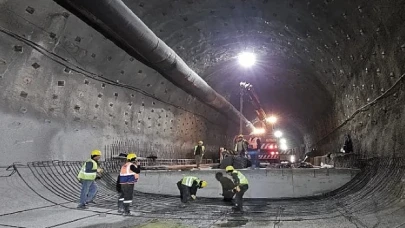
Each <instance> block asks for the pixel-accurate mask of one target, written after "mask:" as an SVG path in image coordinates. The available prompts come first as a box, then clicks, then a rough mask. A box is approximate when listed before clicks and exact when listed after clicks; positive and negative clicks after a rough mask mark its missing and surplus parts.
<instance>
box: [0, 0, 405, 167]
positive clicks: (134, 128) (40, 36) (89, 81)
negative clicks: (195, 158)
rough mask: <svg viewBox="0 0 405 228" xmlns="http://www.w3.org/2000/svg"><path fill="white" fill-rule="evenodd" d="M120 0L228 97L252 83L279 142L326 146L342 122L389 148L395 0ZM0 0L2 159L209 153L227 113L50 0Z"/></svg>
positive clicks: (398, 36) (400, 121) (397, 43)
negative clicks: (243, 63)
mask: <svg viewBox="0 0 405 228" xmlns="http://www.w3.org/2000/svg"><path fill="white" fill-rule="evenodd" d="M124 3H125V4H127V6H128V7H129V8H130V9H131V10H132V11H133V12H134V13H135V14H136V15H138V16H139V17H140V18H141V19H142V20H143V21H144V22H145V23H146V25H148V26H149V27H150V28H151V29H152V30H153V31H154V32H155V33H156V35H157V36H159V37H160V38H161V39H162V40H163V41H164V42H166V43H167V44H168V45H169V46H170V47H171V48H172V49H173V50H175V51H176V52H177V53H178V54H179V56H181V57H182V58H183V59H184V60H185V61H186V63H187V64H188V65H189V66H190V67H191V68H192V69H193V70H194V71H196V72H197V73H198V74H199V75H200V76H201V77H202V78H204V79H205V80H206V81H207V82H208V83H209V84H210V85H211V86H212V87H213V88H214V89H215V90H216V91H218V92H219V93H221V94H222V95H223V96H224V97H226V98H228V99H229V100H230V101H231V102H232V103H233V104H234V105H235V107H236V108H239V107H238V99H239V91H238V83H239V82H240V81H248V82H250V83H252V84H253V85H254V86H255V88H256V90H257V91H258V93H259V97H260V99H261V103H262V104H264V106H265V109H266V110H267V111H271V112H274V113H277V114H278V115H279V116H280V120H281V121H280V123H279V124H278V126H277V127H279V128H281V129H283V130H284V132H285V137H287V138H288V139H289V144H290V146H291V147H301V148H305V149H304V150H307V151H308V150H309V149H311V148H313V147H316V148H317V149H319V150H322V151H325V152H335V151H338V150H339V148H340V147H341V146H342V144H343V141H344V134H347V133H350V134H351V135H352V139H353V143H354V147H355V151H356V152H358V153H360V154H361V155H363V156H365V157H372V156H389V155H392V154H395V155H399V154H400V151H401V150H403V148H404V145H403V143H402V141H401V139H402V138H403V133H402V132H404V131H403V130H404V129H403V126H404V119H405V118H404V117H403V116H402V114H401V113H402V111H403V109H404V106H403V100H404V98H403V82H402V75H403V73H404V66H403V64H400V63H401V62H402V61H403V60H404V58H405V40H404V29H403V26H402V24H403V20H402V17H403V12H402V11H401V9H403V8H404V2H403V1H389V2H381V1H371V2H368V3H367V4H365V3H364V2H360V1H354V2H353V1H352V2H342V1H304V2H296V1H262V0H260V1H259V0H257V1H256V0H255V1H231V0H225V1H221V2H217V1H212V0H204V1H184V2H183V1H155V0H151V1H124ZM0 4H1V5H0V10H1V16H0V19H1V20H0V23H1V24H0V26H1V27H0V28H1V33H0V35H1V37H2V41H1V43H0V48H1V53H0V75H1V78H0V87H1V91H2V92H1V97H2V99H1V103H0V105H1V106H0V107H1V115H2V117H1V118H0V120H1V121H0V124H1V126H2V128H1V129H2V130H1V134H2V135H3V136H4V137H1V138H2V139H3V143H2V145H3V148H4V149H3V150H2V154H1V155H2V157H4V158H6V159H2V160H3V161H5V163H7V162H13V161H16V160H21V159H20V156H21V155H23V154H24V155H25V156H26V157H25V159H26V160H37V159H39V160H42V159H73V158H78V157H76V156H77V155H80V158H82V157H83V156H82V154H83V153H84V151H89V150H90V149H92V148H95V147H100V145H101V147H104V146H106V145H110V144H111V143H113V142H114V143H118V144H119V143H122V144H125V143H128V142H131V145H133V146H132V147H131V148H133V149H134V150H137V151H142V152H143V153H145V154H142V155H144V156H147V155H149V154H150V153H155V154H156V155H158V157H160V158H163V157H164V158H172V157H185V156H188V157H191V149H190V148H192V146H193V145H194V143H195V142H196V141H197V140H200V139H201V140H204V141H205V142H206V144H207V147H208V148H207V149H208V150H209V151H210V152H211V154H208V156H212V155H214V154H215V155H216V150H217V148H218V147H219V146H221V145H224V144H229V142H230V140H231V139H232V138H233V135H234V133H235V132H236V128H237V124H236V123H231V122H228V121H227V118H226V117H225V116H223V115H222V114H220V113H219V112H218V111H217V110H214V109H212V108H210V107H208V106H206V105H204V104H202V103H201V102H199V101H198V100H196V99H195V98H193V97H191V96H189V95H187V94H186V93H185V92H184V91H181V90H179V89H178V88H177V87H176V86H174V85H173V84H172V83H170V82H168V81H167V80H166V79H164V78H163V77H162V76H161V75H159V74H158V73H157V72H156V71H154V70H152V69H150V68H148V67H146V66H144V65H143V64H141V63H140V62H138V61H137V60H136V59H134V58H133V57H132V56H129V55H128V54H126V53H125V52H124V51H123V50H121V49H120V48H118V47H117V46H116V45H115V44H113V43H112V42H111V41H109V40H107V39H106V38H104V37H103V35H102V34H100V33H99V32H97V31H95V30H94V29H92V28H91V27H90V26H88V25H87V24H86V23H84V22H82V21H81V20H79V19H78V18H77V17H76V16H75V15H72V14H71V13H70V12H68V11H67V10H66V9H64V8H62V7H60V6H59V5H57V4H56V3H54V2H53V1H46V0H34V1H30V2H29V3H28V2H26V1H20V0H17V1H2V2H1V3H0ZM45 6H46V7H45ZM375 9H378V10H375ZM243 50H248V51H253V52H255V53H256V55H257V59H258V63H257V64H256V65H255V66H254V67H252V68H251V69H243V68H241V67H239V66H238V65H237V62H236V61H235V56H237V54H238V53H239V52H240V51H243ZM245 110H247V111H246V113H245V114H246V115H247V116H248V118H253V117H254V114H253V111H252V108H251V107H250V106H249V104H245ZM131 140H132V141H131ZM26 151H29V153H28V154H27V153H26Z"/></svg>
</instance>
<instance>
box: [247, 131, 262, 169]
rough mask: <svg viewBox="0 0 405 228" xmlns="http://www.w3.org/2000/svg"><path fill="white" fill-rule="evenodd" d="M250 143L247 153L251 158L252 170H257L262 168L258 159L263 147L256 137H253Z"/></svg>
mask: <svg viewBox="0 0 405 228" xmlns="http://www.w3.org/2000/svg"><path fill="white" fill-rule="evenodd" d="M248 142H249V145H248V149H247V151H248V154H249V156H250V161H251V162H252V169H255V168H256V167H258V168H260V163H259V161H258V159H257V158H258V154H259V153H260V147H261V142H260V138H259V137H257V136H255V135H251V137H250V139H249V141H248Z"/></svg>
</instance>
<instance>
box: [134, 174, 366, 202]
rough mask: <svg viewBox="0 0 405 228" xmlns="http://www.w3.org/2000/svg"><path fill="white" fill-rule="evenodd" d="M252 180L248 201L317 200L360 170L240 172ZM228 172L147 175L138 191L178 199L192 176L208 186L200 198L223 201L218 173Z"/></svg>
mask: <svg viewBox="0 0 405 228" xmlns="http://www.w3.org/2000/svg"><path fill="white" fill-rule="evenodd" d="M240 171H241V172H242V173H243V174H244V175H245V176H246V177H247V178H248V180H249V190H248V191H247V192H246V193H245V198H291V197H307V196H316V195H319V194H322V193H327V192H330V191H333V190H335V189H337V188H339V187H341V186H343V185H344V184H346V183H347V182H349V181H350V180H351V179H352V178H353V177H354V176H355V175H356V174H357V173H358V172H359V170H354V169H260V170H240ZM217 172H222V173H224V175H226V174H225V172H224V170H215V169H210V170H192V171H143V172H142V173H141V176H140V180H139V182H138V183H137V184H136V187H135V189H136V190H137V191H140V192H145V193H155V194H167V195H178V194H179V191H178V189H177V186H176V183H177V182H178V181H179V180H180V179H181V178H182V177H184V176H187V175H192V176H196V177H198V178H200V179H202V180H206V181H207V182H208V186H207V187H206V188H204V189H201V190H199V191H198V196H199V197H218V198H219V197H222V196H221V195H220V193H221V185H220V183H219V182H218V181H217V180H216V179H215V173H217Z"/></svg>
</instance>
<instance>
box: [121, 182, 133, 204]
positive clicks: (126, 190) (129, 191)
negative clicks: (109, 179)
mask: <svg viewBox="0 0 405 228" xmlns="http://www.w3.org/2000/svg"><path fill="white" fill-rule="evenodd" d="M133 198H134V184H121V196H120V201H123V202H124V204H131V203H132V199H133Z"/></svg>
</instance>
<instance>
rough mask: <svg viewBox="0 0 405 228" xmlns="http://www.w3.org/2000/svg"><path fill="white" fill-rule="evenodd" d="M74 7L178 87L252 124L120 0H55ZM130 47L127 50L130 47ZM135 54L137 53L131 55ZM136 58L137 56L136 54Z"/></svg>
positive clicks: (66, 6) (231, 115) (225, 112)
mask: <svg viewBox="0 0 405 228" xmlns="http://www.w3.org/2000/svg"><path fill="white" fill-rule="evenodd" d="M55 1H56V2H58V3H59V4H61V5H62V6H64V7H65V8H73V9H74V10H75V11H76V12H74V13H76V14H77V13H78V14H79V15H78V16H80V17H81V18H83V17H84V20H85V21H90V22H91V23H95V24H96V25H97V26H99V27H100V28H101V30H102V32H104V33H107V34H108V35H110V36H112V37H114V39H116V40H118V41H119V42H120V44H121V45H120V46H124V47H125V51H127V52H128V53H131V52H132V53H133V52H136V53H138V54H139V55H140V56H141V57H142V58H144V60H146V61H147V62H149V63H151V65H152V66H153V67H154V68H155V69H156V70H158V71H159V72H160V73H161V74H162V75H163V76H164V77H166V78H167V79H169V80H170V81H172V82H173V83H175V84H176V85H177V86H178V87H179V88H181V89H182V90H184V91H186V92H187V93H189V94H191V95H193V96H195V97H197V98H198V99H200V100H201V101H203V102H205V103H206V104H208V105H210V106H212V107H213V108H215V109H216V110H218V111H220V112H222V113H224V114H226V115H227V116H229V117H230V118H231V119H233V120H235V121H239V118H241V117H242V120H243V122H244V125H245V126H246V127H249V128H250V129H252V128H253V125H252V123H250V121H248V120H247V119H246V118H245V117H244V116H243V115H242V114H241V113H240V112H239V111H238V110H237V109H236V108H235V107H233V105H232V104H230V103H229V102H228V101H227V100H226V99H225V98H224V97H222V96H221V95H220V94H218V93H217V92H216V91H215V90H214V89H212V88H211V87H210V86H209V85H208V84H207V83H206V82H205V81H204V80H203V79H202V78H201V77H200V76H199V75H197V74H196V73H195V72H194V71H193V70H192V69H190V67H188V66H187V64H186V63H185V62H184V61H183V60H182V59H181V58H180V57H179V56H178V55H177V54H176V53H175V52H174V51H173V50H172V49H171V48H170V47H169V46H167V45H166V44H165V43H164V42H163V41H162V40H160V39H159V38H158V37H157V36H156V35H155V34H154V33H153V32H152V31H151V30H150V29H149V28H148V27H147V26H146V25H145V24H144V23H143V22H142V21H141V19H139V18H138V17H137V16H136V15H135V14H134V13H133V12H132V11H131V10H130V9H129V8H128V7H127V6H126V5H125V4H124V3H123V2H122V1H121V0H55ZM129 50H130V51H129ZM134 57H136V56H134ZM137 57H138V58H139V56H137Z"/></svg>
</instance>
